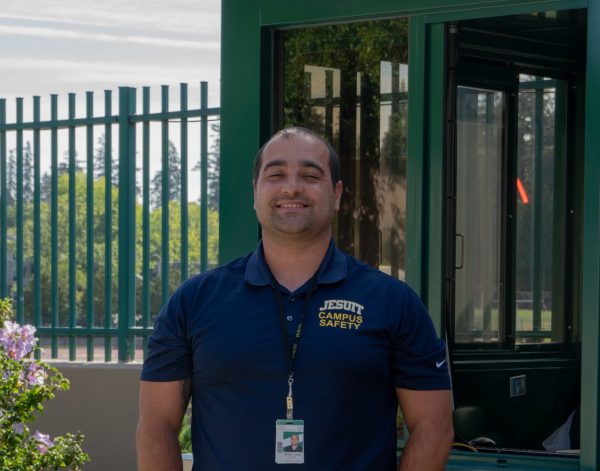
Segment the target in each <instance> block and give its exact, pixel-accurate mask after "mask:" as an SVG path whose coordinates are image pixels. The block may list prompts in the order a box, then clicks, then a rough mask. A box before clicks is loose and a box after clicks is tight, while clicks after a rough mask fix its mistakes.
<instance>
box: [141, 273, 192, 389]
mask: <svg viewBox="0 0 600 471" xmlns="http://www.w3.org/2000/svg"><path fill="white" fill-rule="evenodd" d="M185 289H186V285H185V284H184V285H182V286H181V287H179V288H178V289H177V290H176V291H175V293H173V295H172V296H171V298H170V299H169V301H168V302H167V303H166V304H165V305H164V306H163V308H162V309H161V311H160V313H159V314H158V316H157V318H156V321H155V323H154V332H153V333H152V335H151V336H150V338H149V339H148V352H147V355H146V359H145V361H144V366H143V368H142V374H141V379H142V380H144V381H178V380H182V379H186V378H189V377H191V375H192V354H191V348H190V345H189V342H188V339H187V333H186V332H187V318H186V316H187V314H188V313H187V312H186V311H187V306H186V303H185V302H184V301H185V299H184V298H185Z"/></svg>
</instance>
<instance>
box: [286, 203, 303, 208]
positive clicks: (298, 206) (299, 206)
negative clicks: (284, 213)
mask: <svg viewBox="0 0 600 471" xmlns="http://www.w3.org/2000/svg"><path fill="white" fill-rule="evenodd" d="M280 206H281V207H282V208H302V207H303V205H302V204H282V205H280Z"/></svg>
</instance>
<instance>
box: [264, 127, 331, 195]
mask: <svg viewBox="0 0 600 471" xmlns="http://www.w3.org/2000/svg"><path fill="white" fill-rule="evenodd" d="M299 134H300V135H305V136H311V137H314V138H315V139H317V140H319V141H320V142H322V143H323V144H324V145H325V147H327V152H328V154H329V173H331V183H332V184H333V186H335V184H336V183H337V182H339V181H340V179H341V174H340V158H339V157H338V155H337V152H336V151H335V149H334V148H333V147H332V146H331V144H329V142H327V141H326V140H325V139H323V138H322V137H321V136H319V135H318V134H317V133H316V132H314V131H311V130H310V129H308V128H303V127H302V126H291V127H289V128H284V129H282V130H281V131H278V132H276V133H275V134H273V136H271V139H269V140H268V141H267V142H265V143H264V144H263V145H262V147H261V148H260V149H258V152H257V153H256V157H254V175H253V177H252V181H253V182H254V183H256V182H257V180H258V174H259V173H260V167H261V165H262V154H263V151H264V150H265V147H266V146H267V144H269V143H270V142H271V141H272V140H273V139H275V138H276V137H280V136H281V137H284V138H286V139H289V138H290V137H293V136H296V135H299Z"/></svg>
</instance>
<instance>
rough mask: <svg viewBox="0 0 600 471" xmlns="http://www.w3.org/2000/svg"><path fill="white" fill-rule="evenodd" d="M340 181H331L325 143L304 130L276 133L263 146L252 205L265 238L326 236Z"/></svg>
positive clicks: (337, 200) (336, 202) (329, 231)
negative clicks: (290, 133) (293, 132)
mask: <svg viewBox="0 0 600 471" xmlns="http://www.w3.org/2000/svg"><path fill="white" fill-rule="evenodd" d="M341 193H342V182H337V183H336V185H335V186H333V185H332V182H331V173H330V170H329V154H328V150H327V147H326V146H325V145H324V144H323V143H322V142H320V141H319V140H318V139H316V138H314V137H312V136H310V135H305V134H295V135H291V136H289V135H288V136H278V137H276V138H274V139H273V140H272V141H271V142H270V143H269V144H267V146H266V147H265V149H264V150H263V154H262V162H261V167H260V171H259V174H258V178H257V180H256V182H255V184H254V208H255V209H256V216H257V218H258V220H259V222H260V224H261V226H262V230H263V238H265V237H269V236H274V237H280V236H282V235H285V236H293V237H298V236H301V237H304V238H311V237H319V236H330V234H331V223H332V220H333V217H334V214H335V211H336V210H337V209H339V204H340V195H341Z"/></svg>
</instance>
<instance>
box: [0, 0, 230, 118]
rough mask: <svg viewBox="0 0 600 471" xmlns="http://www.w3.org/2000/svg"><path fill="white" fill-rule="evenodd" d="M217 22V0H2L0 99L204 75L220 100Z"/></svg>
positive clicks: (212, 100) (212, 99) (213, 100)
mask: <svg viewBox="0 0 600 471" xmlns="http://www.w3.org/2000/svg"><path fill="white" fill-rule="evenodd" d="M220 23H221V21H220V0H127V1H123V0H102V1H98V0H52V1H49V0H18V1H14V0H0V41H1V44H2V55H0V70H2V74H1V75H0V98H7V99H8V103H9V105H8V106H9V107H10V102H11V101H12V102H14V97H16V96H21V97H24V98H25V99H26V100H27V99H28V98H29V97H31V96H33V95H40V96H42V101H44V99H45V98H44V97H45V96H48V95H49V94H51V93H58V94H60V96H61V97H62V96H63V95H65V94H66V93H67V92H76V93H78V94H82V93H83V92H85V91H88V90H91V91H94V92H96V94H98V95H101V94H102V91H103V90H105V89H113V90H115V92H114V93H116V90H117V88H118V86H122V85H129V86H135V87H141V86H143V85H148V86H153V87H157V86H159V85H162V84H167V85H172V86H174V87H175V88H174V89H173V91H172V94H173V95H175V94H176V93H175V92H176V90H177V87H178V84H179V83H180V82H188V83H189V84H190V85H189V86H190V98H191V99H193V98H194V97H195V96H196V95H198V93H197V92H195V90H196V89H197V88H198V86H197V84H198V83H199V82H200V81H201V80H205V81H208V82H209V106H218V101H219V75H220V67H219V56H220ZM153 93H155V94H156V92H154V90H153ZM177 95H178V93H177ZM197 99H198V98H197V97H196V100H197ZM79 100H81V101H83V100H84V99H83V95H82V98H80V99H79ZM42 107H44V105H42ZM25 108H26V110H27V109H28V108H30V107H28V106H27V104H25Z"/></svg>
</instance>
